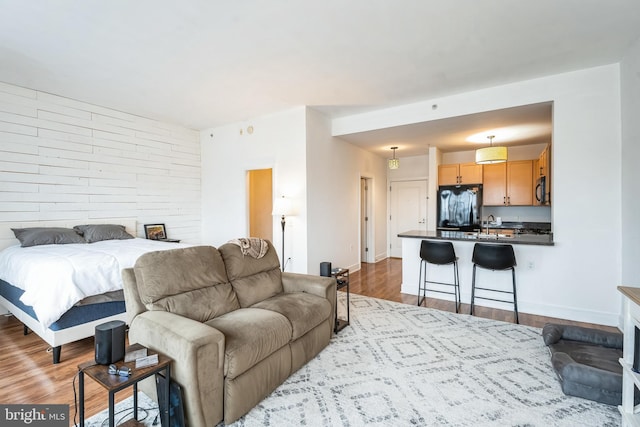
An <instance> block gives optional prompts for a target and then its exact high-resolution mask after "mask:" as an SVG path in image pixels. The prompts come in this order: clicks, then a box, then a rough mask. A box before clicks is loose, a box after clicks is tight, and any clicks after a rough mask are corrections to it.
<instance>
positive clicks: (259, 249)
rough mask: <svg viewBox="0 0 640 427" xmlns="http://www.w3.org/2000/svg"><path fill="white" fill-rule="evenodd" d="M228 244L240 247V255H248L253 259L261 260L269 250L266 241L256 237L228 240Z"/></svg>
mask: <svg viewBox="0 0 640 427" xmlns="http://www.w3.org/2000/svg"><path fill="white" fill-rule="evenodd" d="M229 243H233V244H234V245H238V246H240V250H241V251H242V255H245V256H246V255H249V256H251V257H253V258H256V259H258V258H262V257H263V256H264V255H265V254H266V253H267V250H268V249H269V245H268V244H267V241H266V240H263V239H260V238H258V237H242V238H239V239H233V240H229Z"/></svg>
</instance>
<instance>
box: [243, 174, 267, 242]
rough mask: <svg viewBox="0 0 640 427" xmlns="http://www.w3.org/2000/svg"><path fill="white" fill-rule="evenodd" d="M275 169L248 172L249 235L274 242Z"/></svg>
mask: <svg viewBox="0 0 640 427" xmlns="http://www.w3.org/2000/svg"><path fill="white" fill-rule="evenodd" d="M272 172H273V170H272V169H255V170H250V171H248V173H247V187H248V191H247V193H248V194H249V202H248V205H249V236H250V237H260V238H261V239H267V240H269V241H270V242H273V215H272V211H273V185H272V184H273V173H272Z"/></svg>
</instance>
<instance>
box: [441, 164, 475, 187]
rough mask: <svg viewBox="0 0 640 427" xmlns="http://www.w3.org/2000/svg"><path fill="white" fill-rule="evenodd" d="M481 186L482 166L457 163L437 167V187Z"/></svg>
mask: <svg viewBox="0 0 640 427" xmlns="http://www.w3.org/2000/svg"><path fill="white" fill-rule="evenodd" d="M460 184H482V165H477V164H475V163H459V164H456V163H454V164H451V165H440V166H439V167H438V185H460Z"/></svg>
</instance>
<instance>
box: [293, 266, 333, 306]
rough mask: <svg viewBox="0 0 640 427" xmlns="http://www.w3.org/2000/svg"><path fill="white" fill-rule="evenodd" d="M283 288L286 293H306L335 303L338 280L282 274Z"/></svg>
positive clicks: (306, 275) (308, 275)
mask: <svg viewBox="0 0 640 427" xmlns="http://www.w3.org/2000/svg"><path fill="white" fill-rule="evenodd" d="M282 287H283V288H284V291H285V292H306V293H309V294H313V295H317V296H319V297H322V298H326V299H328V300H331V301H333V302H334V303H335V295H336V279H335V278H333V277H324V276H312V275H310V274H298V273H282Z"/></svg>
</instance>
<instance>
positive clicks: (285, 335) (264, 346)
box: [206, 308, 292, 379]
mask: <svg viewBox="0 0 640 427" xmlns="http://www.w3.org/2000/svg"><path fill="white" fill-rule="evenodd" d="M206 324H207V325H209V326H211V327H213V328H215V329H217V330H219V331H220V332H222V333H223V334H224V337H225V343H226V344H225V351H224V375H225V377H227V378H229V379H232V378H236V377H237V376H239V375H241V374H242V373H244V372H245V371H247V370H248V369H249V368H251V367H252V366H254V365H255V364H256V363H258V362H260V361H261V360H263V359H265V358H266V357H268V356H269V355H271V354H272V353H273V352H275V351H276V350H278V349H279V348H281V347H283V346H285V345H287V344H288V343H289V341H291V334H292V329H291V324H290V323H289V321H288V320H287V318H286V317H284V316H283V315H281V314H279V313H276V312H274V311H269V310H262V309H258V308H241V309H239V310H235V311H232V312H230V313H227V314H225V315H223V316H220V317H217V318H215V319H213V320H210V321H208V322H206ZM289 357H291V355H290V354H289Z"/></svg>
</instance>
